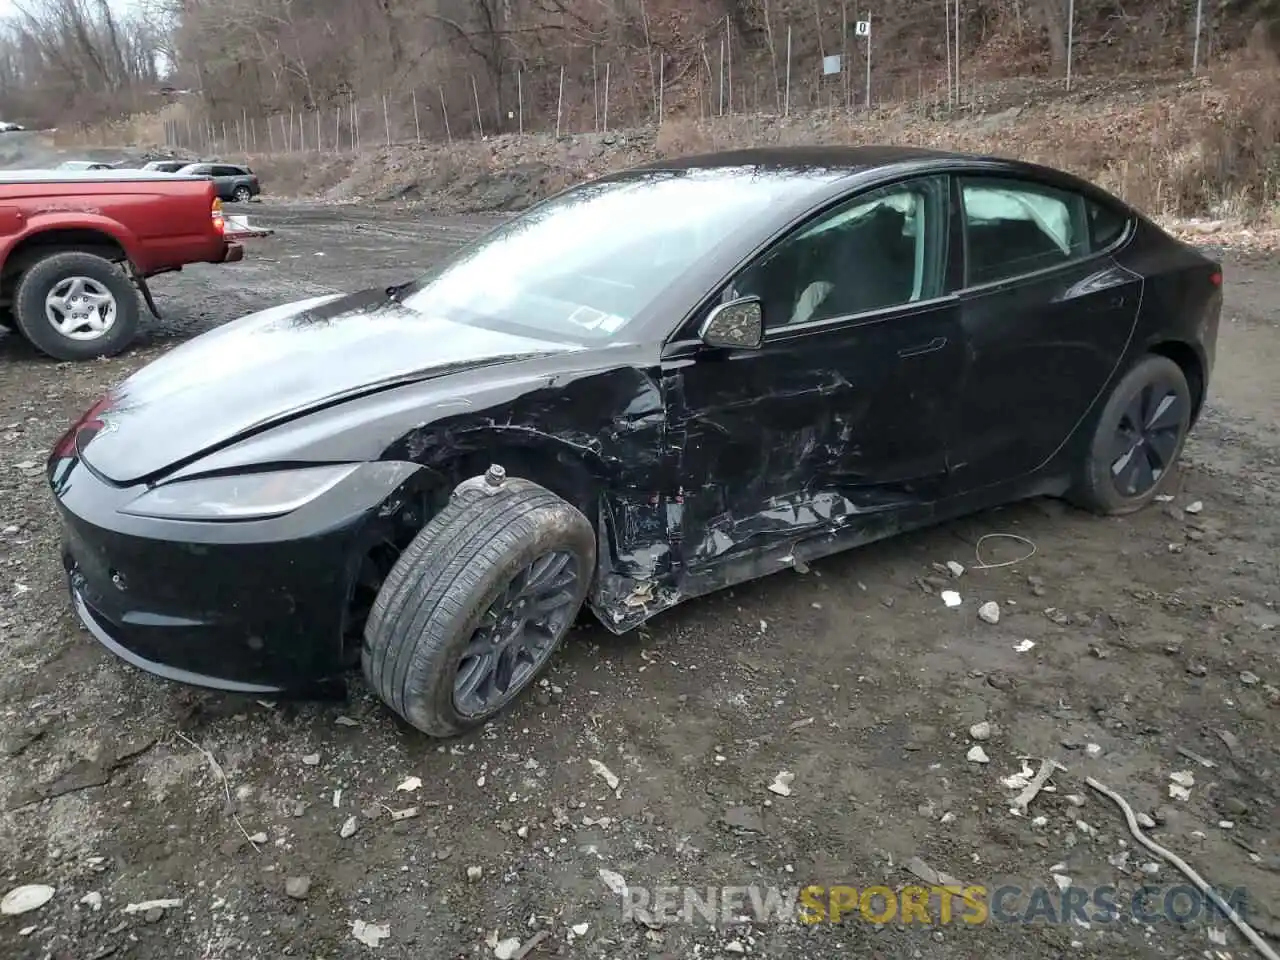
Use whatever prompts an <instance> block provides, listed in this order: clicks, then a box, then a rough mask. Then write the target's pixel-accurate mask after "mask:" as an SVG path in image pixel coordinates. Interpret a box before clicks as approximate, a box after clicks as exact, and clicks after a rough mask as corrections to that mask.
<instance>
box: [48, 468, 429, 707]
mask: <svg viewBox="0 0 1280 960" xmlns="http://www.w3.org/2000/svg"><path fill="white" fill-rule="evenodd" d="M51 467H52V470H51V472H52V473H54V474H55V475H56V476H57V481H56V483H54V491H55V500H56V502H57V506H58V512H59V515H60V519H61V522H62V534H63V543H62V559H63V566H64V568H65V570H66V573H67V577H68V583H69V587H70V592H71V598H72V605H73V607H74V609H75V611H76V613H77V615H78V616H79V618H80V620H81V622H82V623H83V624H84V625H85V627H86V628H87V629H88V630H89V632H90V633H92V634H93V636H94V637H96V638H97V639H98V641H99V642H101V643H102V644H103V646H105V647H107V649H109V650H110V651H111V652H112V653H114V654H116V655H117V656H119V657H120V658H121V659H123V660H125V661H127V662H128V663H131V664H133V665H134V666H136V667H138V668H140V669H142V670H146V671H148V672H150V673H154V674H156V675H158V676H161V677H165V678H167V679H170V680H173V681H176V682H180V683H185V684H190V685H194V686H200V687H208V688H212V689H217V690H225V691H231V692H238V693H284V692H294V691H297V692H303V691H308V690H312V689H315V688H316V687H317V685H323V684H324V683H326V682H327V681H330V680H332V679H334V678H336V677H338V676H339V675H340V674H341V673H342V672H344V671H345V669H346V668H347V666H348V665H349V663H350V647H349V646H348V645H347V644H345V643H344V639H343V632H344V627H345V625H346V616H347V611H348V608H349V602H350V598H351V596H352V584H353V581H354V578H355V576H356V574H357V571H358V569H359V561H360V559H361V558H362V557H363V555H364V553H365V552H367V549H368V544H369V543H370V542H371V541H374V540H376V539H377V537H378V536H379V534H378V531H377V520H376V516H377V506H378V504H379V503H380V502H381V501H382V499H383V498H385V496H387V495H388V494H389V493H392V492H394V490H395V489H396V487H397V486H399V483H400V482H402V481H403V479H404V474H405V473H406V472H407V471H408V470H409V469H412V468H411V467H408V466H406V465H402V464H370V465H367V467H366V468H362V471H360V472H358V473H357V474H356V475H355V479H356V480H357V482H356V483H355V484H354V485H353V486H352V487H347V488H346V489H344V487H345V486H346V485H345V484H340V485H339V486H338V487H336V488H334V489H333V490H332V491H330V492H329V493H327V494H325V495H324V496H322V497H320V498H318V499H317V500H316V501H313V502H312V503H310V504H308V505H307V506H305V507H303V508H301V509H299V510H297V511H295V512H294V513H292V514H289V515H286V516H284V517H278V518H274V519H268V520H255V521H248V522H194V521H172V520H156V519H148V518H143V517H133V516H129V515H126V514H121V513H119V512H118V508H119V507H120V506H123V505H124V504H125V503H128V502H129V501H130V500H132V499H133V498H134V497H136V496H137V495H138V494H139V493H140V492H141V491H142V489H143V488H141V487H134V488H121V487H116V486H114V485H112V484H110V483H107V482H106V481H104V480H102V479H100V478H99V477H97V476H96V475H95V474H93V472H92V471H91V470H89V469H88V468H87V467H86V466H85V465H84V463H83V462H82V461H80V460H78V459H75V458H71V460H70V461H68V460H63V461H62V462H61V465H60V466H56V467H55V466H53V465H52V464H51Z"/></svg>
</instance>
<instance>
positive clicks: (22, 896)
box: [0, 883, 55, 917]
mask: <svg viewBox="0 0 1280 960" xmlns="http://www.w3.org/2000/svg"><path fill="white" fill-rule="evenodd" d="M54 893H55V890H54V888H53V887H51V886H49V885H48V884H45V883H29V884H27V885H26V886H22V887H15V888H14V889H13V890H10V891H9V892H8V893H6V894H5V895H4V899H3V900H0V914H4V916H6V917H16V916H18V915H19V914H23V913H30V912H31V911H32V910H38V909H40V908H41V907H43V906H44V905H45V904H46V903H48V902H49V901H50V900H52V899H53V895H54Z"/></svg>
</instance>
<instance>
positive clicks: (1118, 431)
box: [1070, 355, 1192, 516]
mask: <svg viewBox="0 0 1280 960" xmlns="http://www.w3.org/2000/svg"><path fill="white" fill-rule="evenodd" d="M1170 398H1172V405H1171V407H1170V408H1168V409H1166V410H1165V412H1164V413H1162V414H1161V415H1160V416H1159V417H1158V418H1154V417H1153V416H1152V413H1153V411H1154V410H1158V409H1159V407H1160V405H1161V404H1162V403H1164V402H1167V401H1168V400H1169V399H1170ZM1191 404H1192V397H1191V389H1190V387H1189V386H1188V384H1187V378H1186V375H1185V374H1184V373H1183V372H1182V368H1181V367H1179V366H1178V365H1177V364H1176V363H1174V362H1173V361H1172V360H1170V359H1169V358H1168V357H1160V356H1154V355H1150V356H1147V357H1144V358H1143V359H1142V360H1140V361H1138V363H1137V364H1136V365H1135V366H1134V367H1133V369H1132V370H1130V371H1129V372H1128V373H1127V374H1125V376H1124V378H1123V379H1121V381H1120V382H1119V383H1118V384H1116V387H1115V389H1114V390H1113V391H1112V392H1111V396H1110V397H1109V398H1108V399H1107V403H1106V405H1105V406H1104V407H1103V408H1102V413H1101V414H1100V415H1099V416H1098V420H1097V423H1096V425H1095V426H1094V430H1093V437H1092V438H1091V440H1090V442H1089V449H1088V453H1087V455H1086V457H1085V462H1084V464H1083V465H1082V466H1081V469H1080V474H1079V479H1078V481H1077V485H1076V487H1075V489H1074V490H1073V491H1072V493H1071V495H1070V496H1071V499H1072V500H1073V501H1074V502H1075V503H1076V504H1077V505H1078V506H1081V507H1083V508H1084V509H1086V510H1091V511H1092V512H1094V513H1098V514H1101V515H1103V516H1122V515H1124V514H1129V513H1134V512H1135V511H1138V510H1141V509H1142V508H1143V507H1145V506H1147V504H1149V503H1151V501H1152V500H1153V499H1154V498H1155V497H1156V496H1157V495H1158V494H1159V493H1160V491H1161V490H1162V489H1164V488H1165V487H1166V486H1167V485H1168V483H1169V477H1170V476H1172V475H1173V473H1174V467H1175V466H1176V464H1177V462H1178V458H1179V457H1180V456H1181V454H1182V448H1183V445H1184V444H1185V443H1186V439H1187V431H1188V430H1189V429H1190V425H1191ZM1140 420H1145V421H1146V422H1148V423H1153V424H1155V428H1153V429H1149V430H1148V431H1147V432H1146V433H1140V432H1135V431H1134V430H1132V429H1131V427H1132V426H1133V425H1134V422H1135V421H1140ZM1126 454H1127V456H1126ZM1137 458H1141V459H1137ZM1122 460H1123V461H1124V463H1123V464H1121V461H1122ZM1144 463H1145V464H1146V466H1147V467H1148V468H1149V474H1148V473H1147V472H1144V471H1143V470H1142V464H1144ZM1157 463H1161V464H1163V466H1162V468H1160V469H1159V470H1157V467H1156V465H1157ZM1118 465H1119V466H1120V469H1119V471H1118V472H1113V468H1114V467H1116V466H1118ZM1133 469H1136V470H1137V475H1136V477H1133V478H1134V479H1136V480H1138V481H1141V482H1138V483H1134V484H1130V483H1129V482H1128V481H1129V480H1130V479H1131V477H1132V476H1133V475H1132V474H1131V472H1130V471H1131V470H1133ZM1149 480H1153V482H1148V481H1149Z"/></svg>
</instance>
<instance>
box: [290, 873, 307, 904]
mask: <svg viewBox="0 0 1280 960" xmlns="http://www.w3.org/2000/svg"><path fill="white" fill-rule="evenodd" d="M284 892H285V895H286V896H289V897H292V898H293V899H294V900H305V899H307V894H308V893H310V892H311V878H310V877H290V878H289V879H288V880H286V881H285V882H284Z"/></svg>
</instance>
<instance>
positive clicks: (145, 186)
mask: <svg viewBox="0 0 1280 960" xmlns="http://www.w3.org/2000/svg"><path fill="white" fill-rule="evenodd" d="M237 226H239V225H237ZM261 234H262V231H254V230H251V229H249V230H244V229H241V230H238V231H237V230H231V231H229V230H228V229H227V223H226V219H225V217H224V216H223V212H222V203H221V201H219V200H218V199H217V196H216V193H215V188H214V184H213V182H212V181H211V180H208V179H205V178H201V177H183V176H177V175H175V174H167V173H157V172H154V171H149V170H147V171H144V170H102V171H99V170H94V171H84V172H73V173H68V172H66V171H55V170H16V171H14V170H10V171H4V172H3V173H0V308H4V307H7V308H8V309H9V310H10V311H11V312H12V315H13V321H14V326H15V327H16V329H17V331H18V332H19V333H21V334H22V335H23V336H25V337H26V338H27V339H28V340H29V341H30V342H31V343H32V344H33V345H34V346H35V347H36V348H37V349H38V350H40V351H41V352H43V353H46V354H48V355H50V356H52V357H54V358H56V359H59V360H87V359H92V358H95V357H102V356H111V355H114V354H116V353H119V352H121V351H122V350H124V349H125V348H126V347H128V345H129V344H130V343H131V342H132V341H133V339H134V337H135V336H136V333H137V328H138V324H139V320H140V312H141V311H140V306H139V302H138V292H139V291H141V293H142V296H143V298H144V299H145V300H146V302H147V305H148V307H150V308H151V310H152V312H153V313H155V312H157V311H156V308H155V304H154V301H153V300H152V298H151V295H150V291H149V290H148V288H147V285H146V279H147V278H148V277H152V276H155V275H156V274H160V273H166V272H169V271H173V270H180V269H181V268H182V267H183V266H184V265H186V264H188V263H233V262H235V261H237V260H240V259H242V258H243V256H244V248H243V246H242V245H241V244H240V243H239V242H238V240H239V239H242V238H243V237H245V236H258V235H261ZM135 288H136V289H135Z"/></svg>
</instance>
